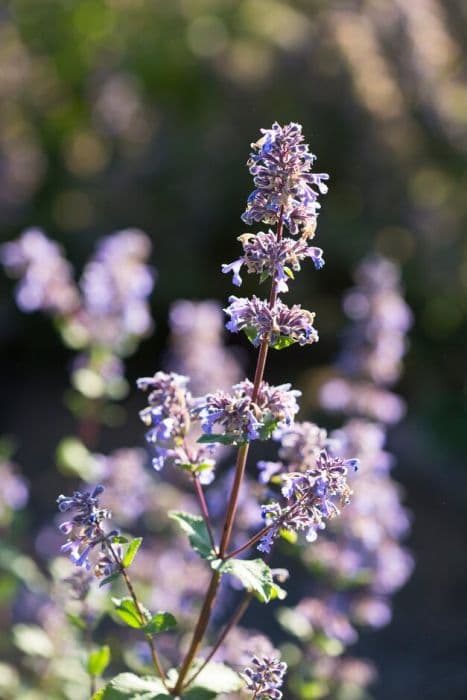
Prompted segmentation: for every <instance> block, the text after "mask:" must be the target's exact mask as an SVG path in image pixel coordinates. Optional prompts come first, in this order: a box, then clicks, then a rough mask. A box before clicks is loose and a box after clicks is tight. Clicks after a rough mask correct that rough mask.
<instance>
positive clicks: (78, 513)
mask: <svg viewBox="0 0 467 700" xmlns="http://www.w3.org/2000/svg"><path fill="white" fill-rule="evenodd" d="M103 491H104V487H103V486H96V488H95V489H94V490H93V491H86V492H84V493H82V492H81V491H75V492H74V493H73V496H63V495H61V496H59V497H58V498H57V504H58V509H59V511H60V512H61V513H68V512H70V513H72V514H73V517H72V518H71V520H67V521H65V522H63V523H62V524H61V525H60V531H61V532H62V533H63V534H64V535H66V536H67V538H68V539H67V541H66V543H65V544H64V545H63V546H62V547H61V551H62V552H64V553H66V554H68V555H69V557H70V559H71V561H72V562H73V563H74V564H76V566H80V567H84V568H85V569H87V570H89V569H91V567H92V566H94V573H95V575H96V576H98V577H99V576H110V574H112V573H113V571H115V570H116V569H118V567H119V562H118V557H117V560H116V558H115V557H114V556H113V554H112V545H111V540H112V537H116V536H117V535H118V530H112V531H111V532H109V533H105V532H104V530H103V529H102V523H103V522H104V520H108V519H109V518H110V517H111V513H110V511H109V510H107V508H102V507H101V505H100V502H99V496H100V495H101V494H102V492H103ZM96 547H98V556H97V557H96V558H95V560H94V561H92V560H91V558H90V557H91V555H92V553H93V552H94V551H95V548H96ZM113 551H114V552H115V550H113Z"/></svg>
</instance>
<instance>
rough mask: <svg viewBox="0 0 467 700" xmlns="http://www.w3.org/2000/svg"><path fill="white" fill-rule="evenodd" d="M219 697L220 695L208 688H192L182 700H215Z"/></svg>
mask: <svg viewBox="0 0 467 700" xmlns="http://www.w3.org/2000/svg"><path fill="white" fill-rule="evenodd" d="M217 697H218V693H216V692H214V691H213V690H208V689H207V688H192V689H191V690H187V691H186V692H185V693H183V695H182V700H214V698H217Z"/></svg>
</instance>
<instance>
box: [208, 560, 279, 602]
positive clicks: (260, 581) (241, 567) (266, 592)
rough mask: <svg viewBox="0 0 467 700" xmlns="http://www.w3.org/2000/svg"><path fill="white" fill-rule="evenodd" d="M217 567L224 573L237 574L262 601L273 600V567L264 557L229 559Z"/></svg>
mask: <svg viewBox="0 0 467 700" xmlns="http://www.w3.org/2000/svg"><path fill="white" fill-rule="evenodd" d="M217 561H219V560H217ZM215 563H216V562H213V564H215ZM217 568H218V570H219V571H221V572H222V573H224V574H231V576H235V578H237V579H238V580H239V581H240V582H241V583H242V584H243V586H244V587H245V588H246V590H247V591H250V592H251V593H254V594H255V595H256V597H257V598H258V600H260V601H261V602H262V603H269V601H270V600H271V597H272V595H273V591H274V586H275V585H276V584H275V583H274V580H273V578H272V572H271V569H270V568H269V566H268V565H267V564H266V563H265V562H264V561H263V560H262V559H228V560H227V561H226V562H223V563H221V564H220V566H218V567H217Z"/></svg>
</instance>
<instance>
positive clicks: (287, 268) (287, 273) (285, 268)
mask: <svg viewBox="0 0 467 700" xmlns="http://www.w3.org/2000/svg"><path fill="white" fill-rule="evenodd" d="M284 272H285V274H286V275H287V276H288V277H290V279H291V280H294V279H295V275H294V273H293V272H292V270H291V269H290V267H287V266H286V265H284Z"/></svg>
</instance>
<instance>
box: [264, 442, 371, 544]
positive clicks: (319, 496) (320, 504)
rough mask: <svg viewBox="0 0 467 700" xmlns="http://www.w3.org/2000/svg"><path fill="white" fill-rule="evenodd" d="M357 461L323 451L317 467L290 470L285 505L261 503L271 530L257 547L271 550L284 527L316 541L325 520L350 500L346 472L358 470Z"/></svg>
mask: <svg viewBox="0 0 467 700" xmlns="http://www.w3.org/2000/svg"><path fill="white" fill-rule="evenodd" d="M357 464H358V460H356V459H347V460H344V459H341V458H339V457H330V456H329V455H328V453H327V452H326V450H322V451H321V453H320V455H319V457H318V458H317V459H316V464H315V466H314V467H311V468H309V469H308V470H307V471H306V472H305V473H301V472H295V473H294V472H291V473H288V474H284V475H283V477H282V481H283V486H282V495H283V496H284V498H285V504H284V505H281V504H280V503H278V502H277V501H275V502H272V503H270V504H268V505H265V506H262V515H263V518H264V520H265V524H266V526H270V530H269V531H268V532H267V533H266V535H265V536H264V537H263V538H262V539H261V540H260V544H259V545H258V549H259V550H260V551H262V552H269V551H270V549H271V546H272V542H273V541H274V540H275V539H276V537H277V536H278V535H279V532H280V530H281V529H283V530H288V531H289V532H301V531H306V538H307V540H308V541H309V542H313V541H314V540H315V539H316V537H317V531H318V530H322V529H324V527H325V521H326V520H327V519H329V518H333V517H335V516H336V515H339V512H340V511H339V508H338V505H341V504H345V503H347V502H348V501H349V499H350V495H351V490H350V488H349V486H348V484H347V472H348V470H349V469H356V468H357Z"/></svg>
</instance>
